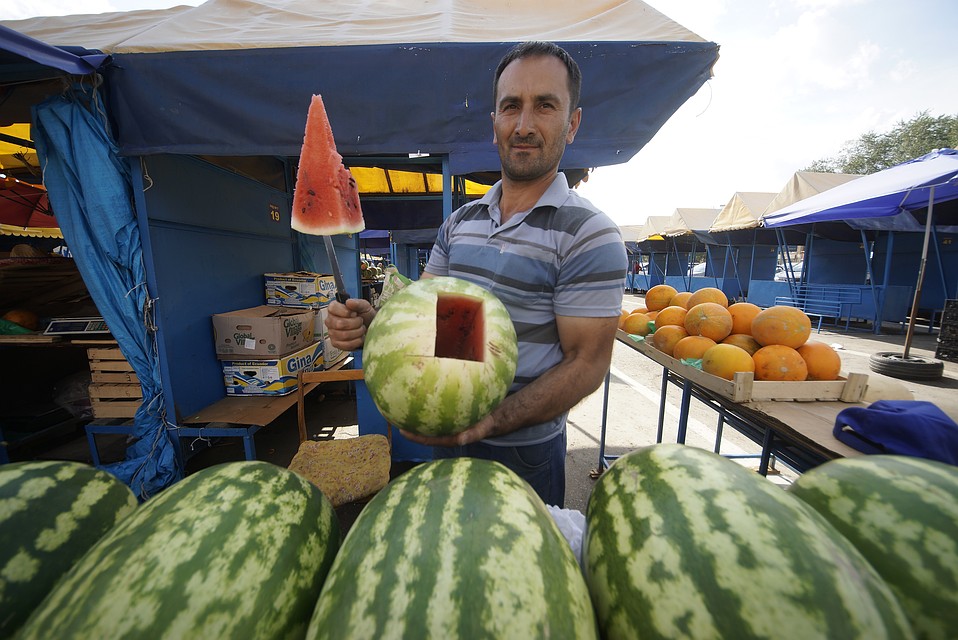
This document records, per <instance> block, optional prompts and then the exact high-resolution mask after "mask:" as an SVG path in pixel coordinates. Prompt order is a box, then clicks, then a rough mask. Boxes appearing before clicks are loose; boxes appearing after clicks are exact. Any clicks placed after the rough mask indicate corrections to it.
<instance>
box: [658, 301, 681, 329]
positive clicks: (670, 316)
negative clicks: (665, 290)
mask: <svg viewBox="0 0 958 640" xmlns="http://www.w3.org/2000/svg"><path fill="white" fill-rule="evenodd" d="M687 313H688V311H686V310H685V307H674V306H672V305H669V306H667V307H666V308H664V309H662V310H661V311H659V312H658V314H657V315H656V316H655V329H656V331H658V329H659V328H660V327H664V326H666V325H669V324H677V325H679V326H680V327H681V326H683V325H684V324H685V315H686V314H687Z"/></svg>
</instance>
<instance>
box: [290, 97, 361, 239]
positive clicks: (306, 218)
mask: <svg viewBox="0 0 958 640" xmlns="http://www.w3.org/2000/svg"><path fill="white" fill-rule="evenodd" d="M292 227H293V229H295V230H296V231H299V232H300V233H307V234H310V235H317V236H330V235H337V234H340V233H359V232H360V231H362V230H363V229H365V228H366V224H365V223H364V222H363V211H362V209H361V208H360V206H359V189H358V188H357V187H356V180H355V178H353V176H352V174H351V173H349V169H347V168H346V167H345V166H343V157H342V156H341V155H339V153H338V152H337V151H336V143H335V141H334V139H333V130H332V129H331V128H330V126H329V118H327V117H326V107H325V105H324V104H323V98H322V96H318V95H314V96H313V98H312V100H311V101H310V103H309V112H308V114H307V116H306V135H305V137H304V138H303V150H302V153H300V156H299V169H298V170H297V172H296V188H295V190H294V191H293V213H292Z"/></svg>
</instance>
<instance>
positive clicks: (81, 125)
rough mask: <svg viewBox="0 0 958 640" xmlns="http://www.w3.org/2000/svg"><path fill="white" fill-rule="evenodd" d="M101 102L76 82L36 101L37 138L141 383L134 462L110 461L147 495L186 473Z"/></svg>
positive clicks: (81, 262)
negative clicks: (171, 428)
mask: <svg viewBox="0 0 958 640" xmlns="http://www.w3.org/2000/svg"><path fill="white" fill-rule="evenodd" d="M97 98H98V93H97V92H95V91H93V90H90V91H83V90H82V89H80V88H75V89H74V91H73V92H71V93H68V94H65V95H63V96H58V97H55V98H51V99H48V100H46V101H45V102H43V103H41V104H39V105H37V106H36V107H35V109H34V118H33V136H34V141H35V142H36V146H37V154H38V156H39V158H40V162H41V166H43V168H44V175H43V177H44V184H45V185H46V188H47V191H48V193H49V197H50V202H51V204H52V205H53V207H54V209H55V210H56V212H57V220H58V221H59V223H60V228H61V229H62V231H63V237H64V239H66V241H67V243H68V244H69V246H70V249H71V251H72V252H73V255H74V259H75V261H76V264H77V268H78V269H79V271H80V274H81V275H82V276H83V281H84V282H85V283H86V286H87V289H88V290H89V292H90V296H91V297H92V298H93V301H94V303H96V306H97V309H98V310H99V311H100V314H101V315H102V316H103V318H104V319H105V320H106V323H107V326H109V327H110V332H111V333H112V334H113V336H114V337H115V338H116V340H117V342H118V343H119V346H120V350H121V351H122V352H123V355H124V356H125V357H126V359H127V360H128V361H129V363H130V365H131V366H132V367H133V370H134V371H135V372H136V375H137V377H138V378H139V380H140V385H141V387H142V389H143V402H142V404H141V405H140V408H139V409H138V410H137V412H136V416H135V418H134V427H133V432H132V436H133V438H134V441H133V443H132V444H131V445H130V447H129V448H128V449H127V454H126V459H125V460H124V461H123V462H118V463H114V464H110V465H106V466H105V469H106V470H107V471H109V472H111V473H113V474H114V475H116V476H117V477H118V478H120V479H121V480H122V481H123V482H125V483H127V484H128V485H129V486H130V487H131V488H132V489H133V491H134V493H135V494H136V495H137V496H138V497H139V498H140V499H141V500H143V499H146V498H148V497H149V496H151V495H153V494H155V493H157V492H158V491H160V490H161V489H163V488H164V487H166V486H168V485H170V484H172V483H173V482H175V481H176V480H178V479H180V478H181V477H182V470H181V469H179V468H178V465H177V461H176V457H175V455H174V449H173V443H172V442H171V440H170V437H169V435H168V432H167V430H166V424H165V423H166V421H165V414H166V412H165V407H164V403H163V395H162V386H161V382H160V372H159V361H158V358H157V355H156V348H155V345H154V343H153V333H152V331H150V329H151V328H152V327H151V325H152V320H151V314H150V309H151V305H152V301H151V299H150V295H149V293H148V291H147V285H146V272H145V269H144V265H143V252H142V245H141V243H140V230H139V227H138V226H137V221H136V216H135V214H134V211H133V204H132V203H133V193H132V186H131V182H130V176H129V168H128V166H127V164H126V161H124V160H122V159H121V158H119V157H118V156H117V153H116V145H115V144H114V142H113V140H112V139H111V137H110V135H109V134H108V132H107V130H106V126H105V122H104V117H103V114H102V111H100V107H101V105H100V104H99V103H98V100H97Z"/></svg>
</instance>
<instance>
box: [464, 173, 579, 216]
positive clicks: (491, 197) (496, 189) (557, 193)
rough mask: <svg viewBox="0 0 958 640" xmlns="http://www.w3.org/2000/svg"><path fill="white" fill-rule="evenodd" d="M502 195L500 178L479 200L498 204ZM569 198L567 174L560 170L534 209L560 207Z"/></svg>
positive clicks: (483, 202) (488, 203) (484, 202)
mask: <svg viewBox="0 0 958 640" xmlns="http://www.w3.org/2000/svg"><path fill="white" fill-rule="evenodd" d="M501 195H502V180H499V181H498V182H496V183H495V184H494V185H492V188H491V189H489V191H486V193H485V195H483V196H482V197H481V198H479V202H480V203H482V204H484V205H487V206H491V205H493V204H496V205H498V203H499V197H500V196H501ZM568 198H569V183H568V181H567V180H566V177H565V174H564V173H562V172H559V173H557V174H556V176H555V178H553V180H552V184H550V185H549V188H548V189H546V190H545V193H543V194H542V195H541V196H540V197H539V200H538V201H537V202H536V204H535V206H534V207H532V208H533V209H535V208H537V207H555V208H557V209H558V208H559V207H561V206H562V205H563V204H565V201H566V200H567V199H568Z"/></svg>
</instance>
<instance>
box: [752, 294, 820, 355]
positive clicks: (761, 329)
mask: <svg viewBox="0 0 958 640" xmlns="http://www.w3.org/2000/svg"><path fill="white" fill-rule="evenodd" d="M810 335H812V321H811V320H810V319H809V317H808V316H807V315H805V312H804V311H802V310H801V309H798V308H796V307H788V306H784V305H777V306H774V307H769V308H768V309H762V310H761V311H759V312H758V315H756V316H755V319H754V320H752V337H753V338H755V339H756V340H758V343H759V344H760V345H762V346H763V347H767V346H768V345H770V344H781V345H785V346H786V347H791V348H792V349H797V348H799V347H800V346H802V345H803V344H805V342H806V341H807V340H808V336H810Z"/></svg>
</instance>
